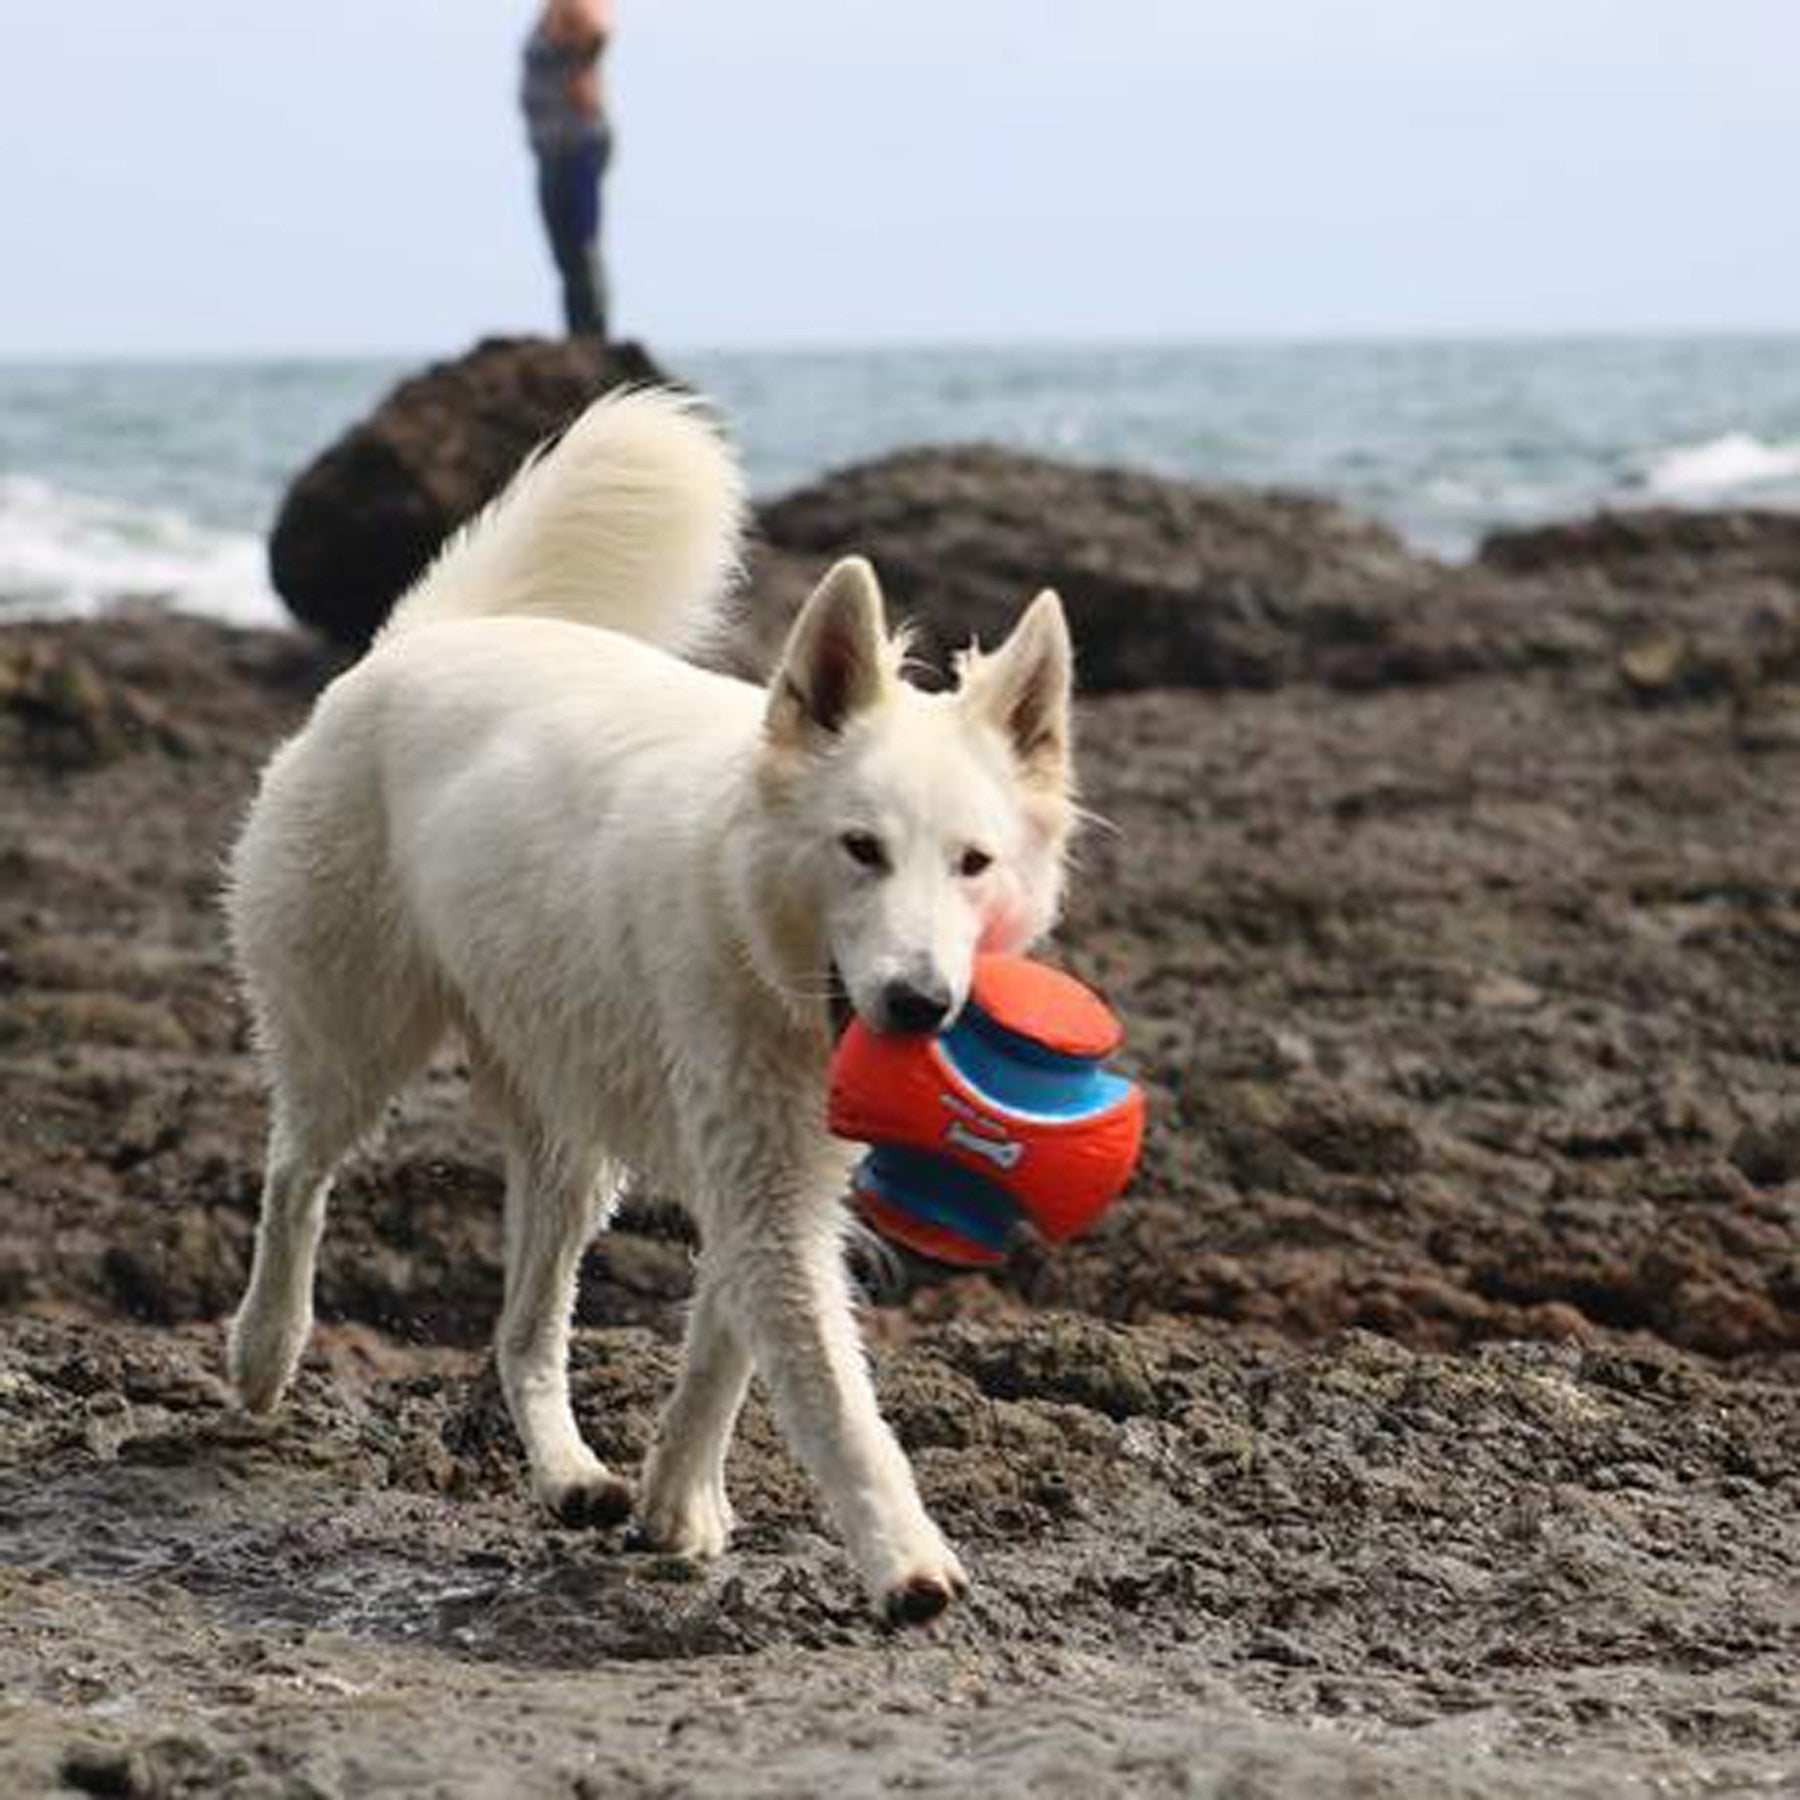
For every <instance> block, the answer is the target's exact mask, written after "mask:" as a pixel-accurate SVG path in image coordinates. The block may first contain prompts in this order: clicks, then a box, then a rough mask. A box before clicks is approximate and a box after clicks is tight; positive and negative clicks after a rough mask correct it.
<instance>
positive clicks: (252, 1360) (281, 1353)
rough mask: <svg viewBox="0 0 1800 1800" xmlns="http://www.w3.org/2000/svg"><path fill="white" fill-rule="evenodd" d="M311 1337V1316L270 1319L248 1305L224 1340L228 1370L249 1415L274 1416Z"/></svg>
mask: <svg viewBox="0 0 1800 1800" xmlns="http://www.w3.org/2000/svg"><path fill="white" fill-rule="evenodd" d="M311 1334H312V1320H311V1319H310V1318H308V1317H293V1318H275V1319H271V1318H270V1316H269V1312H268V1309H266V1308H256V1307H253V1306H251V1305H250V1304H248V1303H246V1304H245V1306H244V1307H243V1308H242V1309H241V1310H240V1311H239V1312H238V1315H237V1317H236V1318H234V1319H233V1320H232V1321H231V1325H230V1327H229V1329H228V1332H227V1335H226V1339H225V1370H226V1374H227V1375H228V1377H229V1378H230V1381H231V1385H232V1388H233V1389H234V1390H235V1392H236V1394H237V1397H238V1401H239V1403H240V1404H241V1405H242V1406H243V1408H244V1410H245V1411H246V1412H252V1413H271V1412H273V1411H274V1410H275V1408H276V1406H277V1405H279V1404H280V1401H281V1396H282V1395H283V1394H284V1393H286V1392H287V1386H288V1383H289V1382H290V1381H291V1380H292V1379H293V1376H294V1371H295V1369H297V1368H298V1367H299V1366H300V1358H301V1356H302V1355H303V1354H304V1353H305V1350H306V1340H307V1338H308V1337H309V1336H311Z"/></svg>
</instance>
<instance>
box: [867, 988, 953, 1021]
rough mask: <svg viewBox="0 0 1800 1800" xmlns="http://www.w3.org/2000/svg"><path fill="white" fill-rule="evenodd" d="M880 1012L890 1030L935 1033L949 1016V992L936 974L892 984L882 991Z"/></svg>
mask: <svg viewBox="0 0 1800 1800" xmlns="http://www.w3.org/2000/svg"><path fill="white" fill-rule="evenodd" d="M881 1010H882V1013H883V1014H884V1015H885V1017H886V1019H887V1025H888V1029H889V1030H890V1031H921V1032H923V1031H936V1030H937V1028H938V1027H939V1026H940V1025H941V1024H943V1022H944V1021H945V1020H946V1019H947V1018H948V1017H949V1016H950V989H949V986H948V984H947V983H945V982H943V981H941V980H939V979H938V978H937V977H936V976H935V975H930V976H926V977H925V978H924V979H923V980H913V981H890V982H889V983H888V984H887V986H886V987H884V988H883V989H882V990H881Z"/></svg>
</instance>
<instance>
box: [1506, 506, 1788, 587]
mask: <svg viewBox="0 0 1800 1800" xmlns="http://www.w3.org/2000/svg"><path fill="white" fill-rule="evenodd" d="M1480 560H1481V561H1482V563H1484V564H1485V565H1486V566H1487V567H1489V568H1493V569H1500V570H1504V571H1505V572H1506V573H1507V574H1530V575H1542V574H1569V573H1576V572H1580V573H1583V574H1589V575H1596V576H1599V577H1601V578H1603V579H1605V580H1607V581H1611V582H1614V583H1616V584H1620V585H1626V586H1639V587H1656V588H1689V587H1693V586H1695V585H1696V584H1704V585H1706V586H1707V587H1709V588H1713V587H1717V586H1718V585H1719V583H1720V582H1722V581H1725V580H1727V579H1731V580H1754V579H1757V578H1759V577H1760V578H1770V579H1773V580H1775V581H1779V582H1785V583H1788V584H1790V585H1792V586H1795V587H1800V512H1776V511H1772V510H1768V509H1761V508H1756V507H1737V508H1732V509H1729V510H1726V511H1723V512H1693V511H1689V510H1688V509H1686V508H1683V507H1674V506H1644V507H1633V508H1631V509H1629V510H1622V511H1616V512H1598V513H1595V514H1593V515H1592V516H1590V517H1588V518H1585V519H1572V520H1559V521H1557V522H1556V523H1554V524H1549V525H1532V526H1526V527H1521V528H1517V529H1512V530H1507V531H1494V532H1490V533H1489V534H1488V535H1487V537H1485V538H1484V539H1483V540H1482V544H1481V550H1480Z"/></svg>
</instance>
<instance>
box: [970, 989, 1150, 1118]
mask: <svg viewBox="0 0 1800 1800" xmlns="http://www.w3.org/2000/svg"><path fill="white" fill-rule="evenodd" d="M937 1043H938V1049H939V1050H940V1051H941V1052H942V1053H943V1056H944V1060H945V1061H946V1062H948V1063H949V1065H950V1066H951V1068H953V1069H954V1070H955V1071H956V1073H957V1074H958V1075H960V1076H961V1077H962V1079H963V1080H964V1081H966V1082H967V1083H968V1084H969V1086H970V1087H971V1088H973V1089H974V1090H975V1091H976V1092H977V1093H978V1094H980V1095H981V1096H982V1098H983V1099H985V1100H987V1101H989V1102H991V1103H992V1104H993V1105H994V1106H995V1107H997V1108H999V1109H1001V1110H1002V1111H1005V1112H1010V1113H1014V1114H1017V1115H1019V1116H1020V1117H1026V1118H1036V1119H1065V1120H1066V1119H1088V1118H1093V1117H1095V1116H1096V1115H1098V1114H1100V1113H1103V1112H1106V1111H1108V1110H1109V1109H1110V1108H1112V1107H1114V1106H1117V1105H1118V1104H1119V1102H1120V1101H1121V1100H1123V1099H1124V1098H1125V1096H1126V1095H1127V1094H1129V1093H1130V1092H1131V1083H1130V1082H1129V1081H1127V1080H1125V1078H1124V1077H1123V1076H1121V1075H1115V1074H1113V1073H1112V1071H1111V1070H1110V1069H1104V1068H1102V1067H1101V1066H1100V1064H1099V1063H1098V1062H1096V1061H1095V1060H1094V1059H1093V1058H1092V1057H1087V1056H1068V1055H1065V1054H1064V1053H1063V1052H1062V1051H1060V1050H1052V1049H1051V1048H1050V1047H1049V1046H1048V1045H1046V1044H1040V1043H1037V1042H1036V1041H1035V1040H1034V1039H1031V1038H1028V1037H1023V1036H1021V1035H1020V1034H1019V1033H1018V1032H1016V1031H1008V1030H1007V1029H1006V1027H1005V1026H1004V1025H996V1024H995V1023H994V1021H993V1020H992V1019H990V1018H989V1017H988V1015H987V1014H986V1013H984V1012H983V1011H982V1010H981V1008H980V1007H979V1006H975V1005H973V1004H971V1005H969V1006H966V1007H965V1008H964V1009H963V1014H962V1017H961V1018H960V1019H958V1020H957V1021H956V1023H955V1024H954V1025H953V1026H951V1028H950V1029H949V1030H948V1031H946V1032H945V1033H944V1034H943V1035H942V1036H941V1037H940V1038H939V1039H938V1040H937Z"/></svg>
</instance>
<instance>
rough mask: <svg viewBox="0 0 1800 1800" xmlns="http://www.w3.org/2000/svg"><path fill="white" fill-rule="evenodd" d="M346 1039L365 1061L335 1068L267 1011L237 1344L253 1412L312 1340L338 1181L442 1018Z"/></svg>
mask: <svg viewBox="0 0 1800 1800" xmlns="http://www.w3.org/2000/svg"><path fill="white" fill-rule="evenodd" d="M342 1036H343V1037H344V1038H345V1040H346V1041H350V1040H353V1039H355V1040H360V1041H359V1042H358V1044H357V1052H356V1055H355V1058H354V1060H353V1061H351V1062H349V1063H347V1064H339V1063H332V1062H329V1061H328V1060H326V1059H324V1058H322V1057H321V1056H319V1055H317V1054H316V1053H310V1054H309V1053H308V1052H305V1051H302V1050H300V1049H299V1048H298V1046H299V1045H300V1044H302V1043H305V1042H308V1041H310V1040H308V1039H307V1038H306V1037H305V1036H304V1035H303V1034H302V1033H301V1032H300V1031H299V1030H298V1029H296V1028H295V1027H294V1024H293V1022H287V1021H281V1020H270V1019H269V1018H268V1016H267V1011H266V1009H265V1016H264V1025H263V1037H264V1041H265V1055H266V1060H267V1063H268V1068H269V1075H270V1086H271V1090H272V1098H273V1101H274V1113H275V1120H274V1124H273V1126H272V1127H271V1129H270V1132H269V1150H268V1162H267V1168H266V1172H265V1174H264V1178H263V1192H262V1210H261V1214H260V1216H259V1218H258V1220H257V1227H256V1251H255V1255H254V1257H253V1258H252V1260H251V1265H250V1280H249V1284H248V1286H247V1287H246V1289H245V1291H244V1298H243V1301H242V1303H241V1304H240V1305H239V1307H238V1310H237V1313H236V1316H235V1317H234V1318H233V1319H232V1321H231V1329H230V1336H229V1340H228V1347H227V1367H228V1369H229V1371H230V1375H231V1381H232V1385H233V1386H234V1387H235V1388H236V1389H237V1391H238V1395H239V1397H240V1398H241V1399H242V1401H243V1403H244V1405H245V1406H246V1407H248V1408H249V1410H250V1411H251V1412H258V1413H261V1412H269V1411H271V1410H272V1409H273V1408H274V1406H275V1405H276V1403H277V1402H278V1401H279V1400H280V1399H281V1396H282V1394H283V1393H284V1392H285V1390H286V1388H287V1385H288V1382H289V1381H290V1380H292V1378H293V1374H294V1370H295V1369H296V1368H297V1367H298V1366H299V1362H300V1357H301V1355H302V1353H303V1352H304V1351H305V1349H306V1341H307V1339H308V1338H309V1337H310V1336H311V1335H312V1323H313V1276H314V1270H315V1266H316V1264H317V1261H318V1250H319V1239H320V1237H321V1236H322V1234H323V1232H324V1229H325V1202H326V1199H327V1197H328V1196H329V1194H330V1192H331V1178H332V1174H333V1172H334V1170H335V1169H336V1168H337V1165H338V1163H339V1162H340V1161H342V1159H343V1157H344V1155H345V1154H346V1153H347V1152H348V1151H349V1150H350V1148H351V1147H352V1146H353V1145H354V1144H355V1143H356V1142H357V1141H358V1140H359V1139H361V1138H363V1137H365V1136H367V1135H368V1133H369V1132H370V1130H371V1129H372V1128H373V1127H374V1125H375V1123H376V1121H377V1120H378V1119H379V1118H380V1117H381V1113H382V1111H383V1109H384V1108H385V1107H386V1105H387V1103H388V1101H389V1100H390V1099H391V1098H392V1097H393V1095H394V1093H395V1092H396V1091H397V1090H398V1088H399V1087H400V1086H401V1085H402V1083H403V1082H404V1081H405V1080H406V1079H407V1078H408V1077H409V1076H410V1075H412V1074H414V1073H416V1072H417V1070H418V1068H419V1066H420V1065H421V1064H422V1063H423V1062H424V1060H425V1058H426V1056H427V1055H429V1053H430V1050H431V1046H432V1043H433V1042H434V1040H435V1038H436V1036H437V1020H436V1018H435V1016H434V1015H431V1014H429V1013H428V1012H427V1011H426V1010H425V1009H423V1008H417V1009H414V1010H412V1011H411V1012H404V1011H401V1012H397V1013H396V1014H390V1015H389V1016H388V1017H387V1019H386V1020H385V1022H384V1025H383V1026H377V1025H376V1024H375V1023H373V1022H372V1021H371V1022H369V1023H368V1024H367V1028H366V1029H361V1030H359V1031H357V1032H345V1033H343V1034H342Z"/></svg>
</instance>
